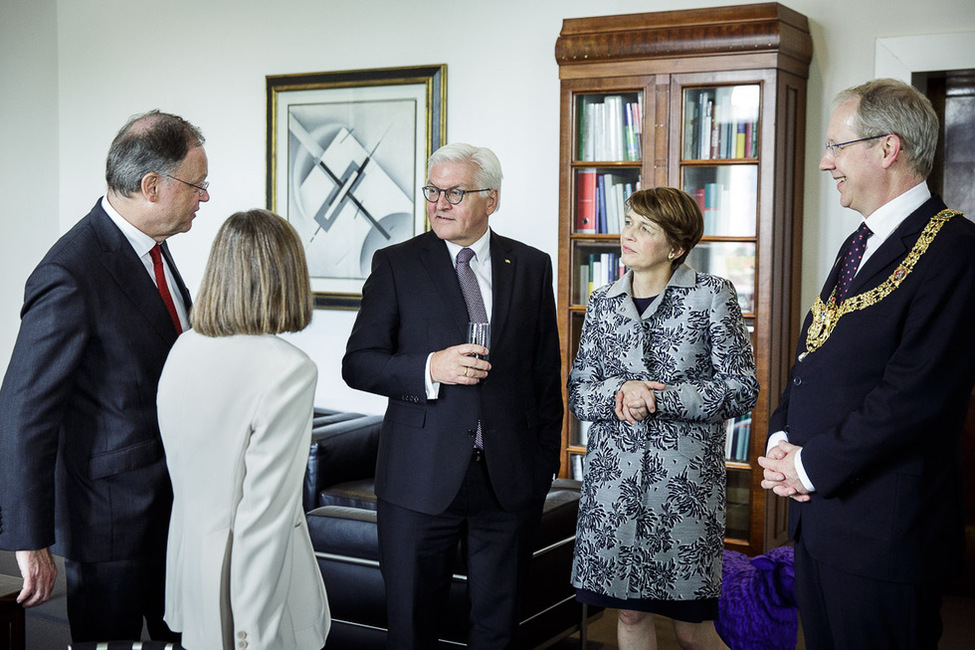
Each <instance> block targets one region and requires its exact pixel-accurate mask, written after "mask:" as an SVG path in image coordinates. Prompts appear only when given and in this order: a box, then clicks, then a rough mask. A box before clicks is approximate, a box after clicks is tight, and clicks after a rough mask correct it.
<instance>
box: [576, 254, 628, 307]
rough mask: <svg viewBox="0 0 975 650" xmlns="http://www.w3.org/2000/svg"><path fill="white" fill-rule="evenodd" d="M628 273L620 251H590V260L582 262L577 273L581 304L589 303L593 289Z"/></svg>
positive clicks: (610, 282)
mask: <svg viewBox="0 0 975 650" xmlns="http://www.w3.org/2000/svg"><path fill="white" fill-rule="evenodd" d="M625 273H626V266H624V264H623V262H622V260H621V259H620V255H619V253H590V254H589V259H588V262H587V263H585V264H580V265H579V267H578V271H577V273H576V287H578V291H579V293H578V298H579V304H580V305H586V304H588V303H589V296H590V295H591V294H592V292H593V291H595V290H596V289H598V288H599V287H601V286H603V285H605V284H612V283H613V282H616V281H617V280H619V279H620V278H621V277H623V275H624V274H625Z"/></svg>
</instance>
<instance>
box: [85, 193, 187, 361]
mask: <svg viewBox="0 0 975 650" xmlns="http://www.w3.org/2000/svg"><path fill="white" fill-rule="evenodd" d="M91 226H92V229H93V230H94V232H95V235H96V236H97V238H98V241H99V244H100V248H99V250H98V251H97V254H98V261H99V263H100V264H101V265H102V267H103V268H104V269H105V270H106V271H107V272H108V274H109V275H110V276H111V277H112V279H113V280H114V281H115V284H116V285H117V286H118V289H119V291H121V293H122V294H124V295H125V296H126V298H127V299H128V300H129V301H131V302H132V304H133V305H135V308H136V310H137V311H138V312H139V313H140V314H142V315H143V316H144V317H145V319H146V320H147V321H148V322H149V324H150V325H151V326H152V328H153V329H154V330H156V332H157V333H158V334H159V335H160V336H161V337H162V338H163V340H165V341H167V342H168V343H169V344H172V342H173V341H175V340H176V336H177V334H176V329H175V328H174V327H173V321H172V319H171V318H170V316H169V312H168V311H167V309H166V305H165V304H164V303H163V301H162V298H161V297H160V296H159V290H158V289H156V285H155V284H154V283H153V282H152V279H151V278H150V277H149V274H148V273H147V272H146V269H145V266H144V265H143V264H142V261H141V260H140V259H139V258H138V257H137V256H136V254H135V251H134V250H132V246H130V245H129V242H128V240H126V239H125V235H123V234H122V231H121V230H119V229H118V226H116V225H115V224H114V223H113V222H112V220H111V218H109V216H108V215H107V214H105V211H104V210H103V209H102V207H101V205H97V206H95V209H94V210H92V212H91ZM171 268H172V269H173V270H174V273H173V275H174V277H175V276H176V275H177V274H176V273H175V266H173V267H171ZM178 284H179V285H180V291H184V290H185V287H184V286H183V281H182V279H180V280H179V281H178Z"/></svg>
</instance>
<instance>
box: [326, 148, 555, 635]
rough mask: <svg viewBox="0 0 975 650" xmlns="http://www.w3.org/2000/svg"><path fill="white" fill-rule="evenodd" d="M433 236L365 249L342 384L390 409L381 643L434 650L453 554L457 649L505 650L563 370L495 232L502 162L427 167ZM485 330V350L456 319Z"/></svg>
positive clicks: (535, 282)
mask: <svg viewBox="0 0 975 650" xmlns="http://www.w3.org/2000/svg"><path fill="white" fill-rule="evenodd" d="M423 193H424V197H425V198H426V200H427V204H426V205H427V217H428V219H429V222H430V228H431V230H430V231H429V232H426V233H424V234H422V235H419V236H417V237H415V238H413V239H411V240H410V241H407V242H405V243H402V244H398V245H395V246H390V247H388V248H385V249H382V250H379V251H377V252H376V254H375V256H374V258H373V263H372V273H371V274H370V276H369V278H368V279H367V280H366V283H365V285H364V287H363V291H362V306H361V308H360V310H359V315H358V317H357V318H356V322H355V326H354V328H353V330H352V335H351V336H350V338H349V342H348V346H347V349H346V355H345V358H344V359H343V365H342V375H343V377H344V378H345V380H346V382H347V383H348V384H349V385H350V386H351V387H353V388H357V389H360V390H365V391H369V392H372V393H378V394H380V395H385V396H386V397H388V398H389V405H388V408H387V410H386V415H385V418H384V420H383V426H382V432H381V435H380V449H379V461H378V467H377V470H376V494H377V496H378V499H379V504H378V505H379V507H378V526H379V543H380V566H381V569H382V574H383V579H384V582H385V585H386V599H387V611H388V620H389V627H388V630H389V631H388V636H387V647H388V648H434V647H436V641H437V637H438V633H439V632H440V631H441V629H442V626H441V621H440V620H439V618H438V617H440V616H441V615H442V614H443V613H444V612H445V611H446V607H445V603H446V600H447V591H448V589H449V587H450V579H451V573H452V568H453V567H452V564H453V560H454V557H455V556H456V555H457V549H458V545H460V544H461V542H462V540H463V544H462V546H461V548H463V549H464V550H465V551H466V557H465V559H466V563H467V572H468V583H467V587H468V592H469V594H470V601H471V613H470V625H469V639H468V644H469V645H470V647H475V648H498V649H500V648H510V647H518V644H517V640H516V635H517V625H518V594H519V588H520V585H521V583H522V582H523V579H524V574H525V569H526V567H527V563H528V560H529V558H530V556H531V550H532V537H533V534H534V532H535V529H536V527H537V525H538V521H539V518H540V517H541V508H542V504H543V502H544V499H545V495H546V493H547V492H548V489H549V487H550V486H551V482H552V478H553V476H554V474H555V473H556V472H557V471H558V469H559V445H560V431H561V426H562V392H561V365H560V364H561V362H560V358H559V339H558V331H557V326H556V317H555V300H554V295H553V292H552V264H551V260H550V259H549V256H548V255H546V254H545V253H543V252H541V251H539V250H536V249H534V248H531V247H529V246H526V245H525V244H522V243H519V242H517V241H514V240H512V239H508V238H507V237H502V236H501V235H498V234H497V233H495V232H493V231H492V230H491V229H490V228H489V226H488V218H489V217H490V215H492V214H493V213H494V212H495V211H496V210H497V209H498V205H499V201H500V193H501V165H500V163H499V162H498V159H497V157H496V156H495V155H494V154H493V153H492V152H491V151H490V150H489V149H485V148H480V147H473V146H470V145H465V144H450V145H446V146H444V147H442V148H440V149H439V150H437V151H436V152H435V153H434V154H433V156H431V158H430V160H429V161H428V175H427V185H426V187H424V188H423ZM478 321H486V322H489V323H490V342H489V343H488V344H487V345H486V346H482V345H478V344H476V343H467V342H466V341H467V329H468V323H469V322H478Z"/></svg>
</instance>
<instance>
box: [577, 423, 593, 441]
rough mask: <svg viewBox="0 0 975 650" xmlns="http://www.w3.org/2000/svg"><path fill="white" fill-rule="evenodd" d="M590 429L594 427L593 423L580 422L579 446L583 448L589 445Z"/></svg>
mask: <svg viewBox="0 0 975 650" xmlns="http://www.w3.org/2000/svg"><path fill="white" fill-rule="evenodd" d="M590 427H592V422H589V421H586V420H579V445H580V446H581V447H585V446H586V445H588V444H589V429H590Z"/></svg>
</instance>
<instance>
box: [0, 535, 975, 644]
mask: <svg viewBox="0 0 975 650" xmlns="http://www.w3.org/2000/svg"><path fill="white" fill-rule="evenodd" d="M55 561H56V562H57V564H58V573H59V575H58V581H57V583H56V584H55V593H54V597H53V598H52V599H51V601H50V602H48V603H45V604H44V605H41V606H40V607H34V608H31V609H29V610H27V647H28V649H29V650H65V648H67V646H68V642H69V640H70V636H69V634H68V621H67V612H66V608H65V586H64V564H63V562H62V560H61V558H60V557H56V558H55ZM18 573H19V571H18V568H17V561H16V559H15V558H14V554H13V553H10V552H8V551H0V574H10V575H16V574H18ZM941 616H942V619H943V620H944V625H945V632H944V636H943V637H942V639H941V643H940V644H939V646H938V648H939V650H971V648H973V647H975V642H973V640H975V598H960V597H946V598H945V601H944V605H943V606H942V608H941ZM657 641H658V647H659V650H678V648H679V646H678V645H677V642H676V641H675V640H674V631H673V627H672V625H671V624H670V619H667V618H664V617H662V616H661V617H658V618H657ZM586 648H587V650H619V647H618V646H617V644H616V611H615V610H606V611H604V612H603V613H602V615H601V616H600V617H599V618H598V619H597V620H595V621H593V622H592V623H591V624H590V626H589V642H588V643H587V644H586ZM579 649H580V639H579V634H578V633H576V634H575V635H573V636H571V637H569V638H566V639H562V641H560V642H559V643H557V644H556V645H554V646H551V647H550V649H549V650H579ZM796 649H797V650H805V645H804V644H803V642H802V635H801V633H800V637H799V639H798V643H797V645H796Z"/></svg>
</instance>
